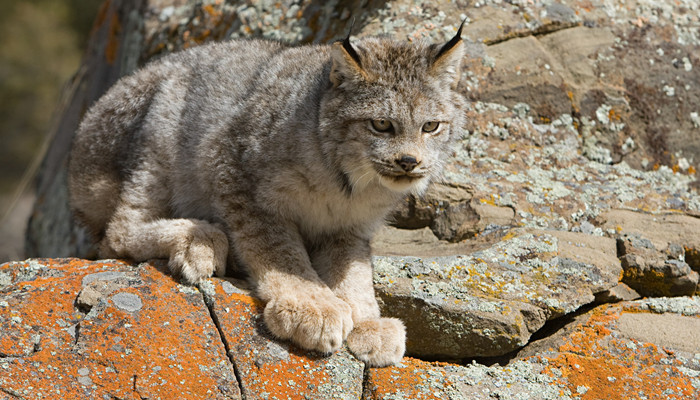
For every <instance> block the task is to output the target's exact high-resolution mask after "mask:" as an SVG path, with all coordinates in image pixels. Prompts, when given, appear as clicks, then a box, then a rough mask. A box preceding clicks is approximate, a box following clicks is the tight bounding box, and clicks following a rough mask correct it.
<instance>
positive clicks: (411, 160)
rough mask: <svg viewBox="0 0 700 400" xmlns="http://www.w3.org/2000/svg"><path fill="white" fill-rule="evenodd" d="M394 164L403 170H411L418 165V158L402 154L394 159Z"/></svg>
mask: <svg viewBox="0 0 700 400" xmlns="http://www.w3.org/2000/svg"><path fill="white" fill-rule="evenodd" d="M396 164H398V165H399V166H400V167H401V169H403V170H404V171H406V172H411V171H413V169H414V168H415V167H416V166H417V165H418V160H416V158H415V157H413V156H409V155H403V156H401V158H397V159H396Z"/></svg>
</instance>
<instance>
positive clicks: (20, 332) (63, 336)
mask: <svg viewBox="0 0 700 400" xmlns="http://www.w3.org/2000/svg"><path fill="white" fill-rule="evenodd" d="M8 271H9V273H10V274H12V275H13V276H14V278H13V280H12V283H11V284H10V285H8V286H5V287H3V289H2V291H0V301H1V304H2V307H0V327H1V329H0V338H2V339H1V340H0V343H2V347H1V348H0V357H5V358H4V359H3V360H2V362H0V370H2V372H3V373H2V374H0V389H1V390H2V391H3V392H5V393H11V394H13V395H16V396H20V397H21V398H28V399H29V398H103V397H109V398H123V399H139V398H183V397H184V398H219V399H238V398H240V393H239V388H238V383H237V381H236V378H235V374H234V371H233V367H232V365H231V364H230V362H229V360H228V359H227V357H226V353H225V348H224V345H223V343H222V342H221V339H220V336H219V334H218V331H217V329H216V326H215V325H214V323H213V321H211V319H210V317H209V313H208V310H207V308H206V305H205V304H204V302H203V299H202V296H201V294H200V293H199V292H198V291H197V290H196V289H194V288H191V287H185V286H181V285H178V284H177V283H176V282H175V281H173V280H172V279H171V278H169V277H167V276H166V275H164V274H163V272H162V271H160V270H159V269H157V268H155V267H154V266H152V265H149V264H143V265H141V266H139V267H133V266H130V265H128V264H125V263H121V262H99V261H98V262H89V261H80V260H70V261H68V262H66V263H63V264H62V263H61V262H53V261H52V260H29V261H27V262H24V263H11V264H4V265H2V266H0V273H7V272H8ZM83 291H89V292H90V293H93V294H95V296H94V297H92V301H87V300H86V299H85V296H83V298H82V299H81V294H82V293H83ZM76 297H77V300H76ZM88 303H89V304H88ZM27 332H29V334H27ZM8 338H9V340H8ZM13 338H16V339H19V341H20V342H24V343H26V342H27V341H29V343H30V344H31V345H32V346H31V348H27V347H25V348H24V350H23V351H22V352H21V353H18V352H14V353H13V354H12V353H11V354H6V350H7V348H6V347H7V342H10V344H11V342H12V341H13Z"/></svg>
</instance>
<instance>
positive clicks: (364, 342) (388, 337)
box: [348, 318, 406, 367]
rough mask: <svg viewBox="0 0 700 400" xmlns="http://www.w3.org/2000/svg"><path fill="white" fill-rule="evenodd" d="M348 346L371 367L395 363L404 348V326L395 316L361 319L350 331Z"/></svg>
mask: <svg viewBox="0 0 700 400" xmlns="http://www.w3.org/2000/svg"><path fill="white" fill-rule="evenodd" d="M348 348H349V349H350V351H351V352H352V353H353V354H354V355H355V357H357V358H359V359H360V360H362V361H364V362H366V363H367V364H369V365H370V366H372V367H384V366H387V365H391V364H395V363H397V362H399V361H400V360H401V358H402V357H403V353H404V351H405V350H406V328H405V327H404V326H403V323H402V322H401V321H400V320H398V319H396V318H376V319H369V320H366V321H362V322H360V323H358V324H357V325H356V326H355V329H353V331H352V332H350V335H349V336H348Z"/></svg>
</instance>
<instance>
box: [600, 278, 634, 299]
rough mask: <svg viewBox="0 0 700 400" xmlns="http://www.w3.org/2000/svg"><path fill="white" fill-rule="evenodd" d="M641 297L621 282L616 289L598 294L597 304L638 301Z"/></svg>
mask: <svg viewBox="0 0 700 400" xmlns="http://www.w3.org/2000/svg"><path fill="white" fill-rule="evenodd" d="M640 297H641V296H640V295H639V293H637V292H636V291H635V290H634V289H632V288H631V287H629V286H627V285H626V284H624V283H622V282H620V283H618V284H617V286H615V287H614V288H611V289H608V290H605V291H602V292H600V293H596V296H595V300H596V303H617V302H618V301H631V300H637V299H638V298H640Z"/></svg>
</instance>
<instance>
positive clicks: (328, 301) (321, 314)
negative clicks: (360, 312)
mask: <svg viewBox="0 0 700 400" xmlns="http://www.w3.org/2000/svg"><path fill="white" fill-rule="evenodd" d="M264 316H265V324H266V325H267V327H268V329H269V330H270V332H272V334H274V335H275V336H277V337H279V338H281V339H291V340H292V341H293V342H294V343H296V344H297V345H299V346H301V347H303V348H305V349H309V350H317V351H321V352H324V353H330V352H333V351H335V350H338V349H339V348H340V346H342V344H343V340H345V338H346V337H347V336H348V334H349V333H350V331H351V330H352V311H351V309H350V306H349V305H347V303H345V302H344V301H342V300H340V299H339V298H337V297H336V296H335V295H333V293H332V292H330V291H329V292H328V293H326V292H323V291H312V292H307V293H300V294H296V295H284V296H283V297H279V298H276V299H272V300H270V301H269V302H268V303H267V305H266V306H265V312H264Z"/></svg>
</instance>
